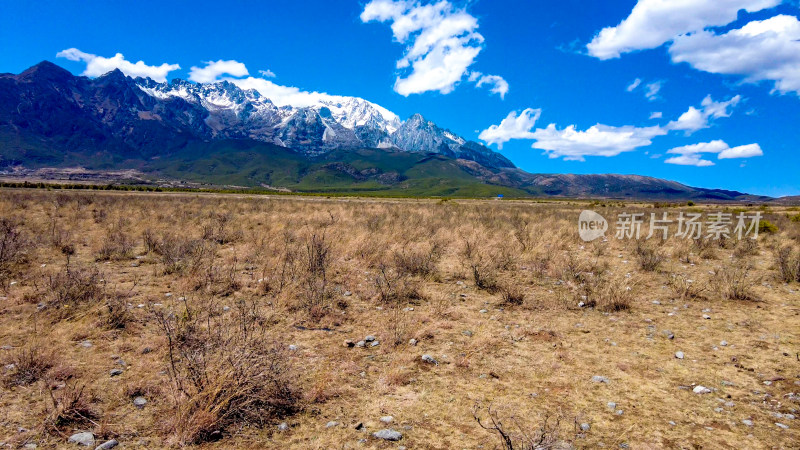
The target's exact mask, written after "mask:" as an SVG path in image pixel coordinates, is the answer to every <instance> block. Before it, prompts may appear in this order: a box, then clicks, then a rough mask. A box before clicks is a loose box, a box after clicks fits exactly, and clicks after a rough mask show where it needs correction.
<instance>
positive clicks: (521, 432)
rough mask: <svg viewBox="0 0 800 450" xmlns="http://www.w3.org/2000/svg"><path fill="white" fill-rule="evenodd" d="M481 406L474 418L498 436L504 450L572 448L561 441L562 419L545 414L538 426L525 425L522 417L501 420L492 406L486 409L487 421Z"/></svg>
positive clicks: (512, 416) (511, 416) (475, 409)
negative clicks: (483, 417)
mask: <svg viewBox="0 0 800 450" xmlns="http://www.w3.org/2000/svg"><path fill="white" fill-rule="evenodd" d="M483 414H484V412H483V410H482V408H481V407H480V405H478V404H476V405H475V406H474V407H473V410H472V416H473V418H474V419H475V421H476V422H478V425H479V426H480V427H481V428H483V429H484V430H487V431H490V432H492V433H493V434H495V435H496V436H497V438H498V439H499V440H500V444H501V446H502V448H503V449H504V450H544V449H556V448H570V447H571V446H570V445H569V443H568V442H567V441H564V440H561V439H559V433H560V430H559V428H560V422H561V420H560V417H558V416H555V417H553V416H550V415H547V414H545V415H544V417H542V419H541V423H540V424H539V425H538V426H531V425H530V424H528V423H525V421H523V420H522V419H521V418H520V417H517V416H515V415H513V414H509V415H507V417H506V418H501V417H500V414H499V413H498V411H497V410H496V409H492V407H491V405H490V406H488V407H486V413H485V414H486V416H487V418H486V419H482V418H481V416H482V415H483Z"/></svg>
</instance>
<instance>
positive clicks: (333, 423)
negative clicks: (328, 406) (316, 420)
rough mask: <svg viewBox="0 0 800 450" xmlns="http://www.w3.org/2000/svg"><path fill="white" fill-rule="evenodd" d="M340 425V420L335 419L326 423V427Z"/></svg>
mask: <svg viewBox="0 0 800 450" xmlns="http://www.w3.org/2000/svg"><path fill="white" fill-rule="evenodd" d="M338 426H339V422H336V421H334V420H331V421H330V422H328V423H326V424H325V428H333V427H338Z"/></svg>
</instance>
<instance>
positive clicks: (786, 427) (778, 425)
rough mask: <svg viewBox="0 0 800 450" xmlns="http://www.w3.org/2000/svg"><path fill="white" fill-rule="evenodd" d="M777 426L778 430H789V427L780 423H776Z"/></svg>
mask: <svg viewBox="0 0 800 450" xmlns="http://www.w3.org/2000/svg"><path fill="white" fill-rule="evenodd" d="M775 426H776V427H778V428H783V429H784V430H788V429H789V425H785V424H782V423H780V422H775Z"/></svg>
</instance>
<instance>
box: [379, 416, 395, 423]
mask: <svg viewBox="0 0 800 450" xmlns="http://www.w3.org/2000/svg"><path fill="white" fill-rule="evenodd" d="M393 420H394V417H392V416H383V417H381V422H383V423H392V421H393Z"/></svg>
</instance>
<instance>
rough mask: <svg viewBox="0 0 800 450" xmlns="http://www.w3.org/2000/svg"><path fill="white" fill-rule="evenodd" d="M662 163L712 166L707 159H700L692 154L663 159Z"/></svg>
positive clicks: (697, 155)
mask: <svg viewBox="0 0 800 450" xmlns="http://www.w3.org/2000/svg"><path fill="white" fill-rule="evenodd" d="M664 162H665V163H667V164H677V165H679V166H697V167H708V166H713V165H714V163H713V162H711V161H709V160H707V159H702V158H701V157H700V155H699V154H697V153H692V154H690V155H681V156H673V157H672V158H667V159H665V160H664Z"/></svg>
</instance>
